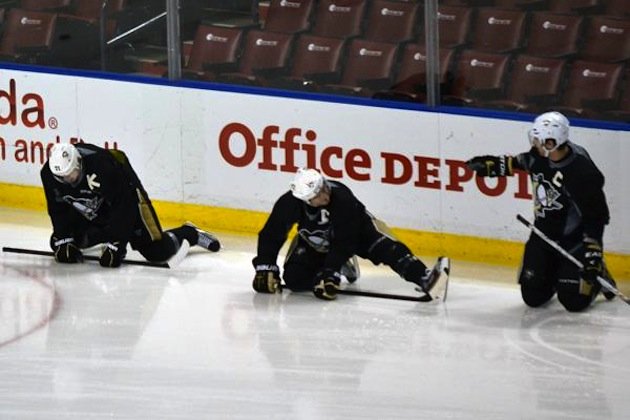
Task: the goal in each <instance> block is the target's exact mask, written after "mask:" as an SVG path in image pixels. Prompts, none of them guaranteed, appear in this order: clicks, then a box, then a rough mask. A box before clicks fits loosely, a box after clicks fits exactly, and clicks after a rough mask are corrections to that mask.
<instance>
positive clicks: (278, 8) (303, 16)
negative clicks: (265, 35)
mask: <svg viewBox="0 0 630 420" xmlns="http://www.w3.org/2000/svg"><path fill="white" fill-rule="evenodd" d="M314 4H315V0H271V2H270V3H269V10H268V11H267V17H266V19H265V23H264V29H265V30H266V31H273V32H287V33H297V32H304V31H307V30H309V29H310V27H311V14H312V12H313V9H314Z"/></svg>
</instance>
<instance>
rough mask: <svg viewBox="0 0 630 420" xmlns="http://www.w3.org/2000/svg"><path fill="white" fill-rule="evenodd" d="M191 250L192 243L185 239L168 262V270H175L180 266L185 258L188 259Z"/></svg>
mask: <svg viewBox="0 0 630 420" xmlns="http://www.w3.org/2000/svg"><path fill="white" fill-rule="evenodd" d="M189 250H190V243H189V242H188V241H187V240H186V239H184V240H183V241H182V244H181V246H180V247H179V249H178V250H177V252H176V253H175V254H174V255H173V256H172V257H171V258H170V259H169V260H168V261H167V262H166V263H167V264H168V268H175V267H177V266H178V265H180V264H181V263H182V261H183V260H184V258H186V255H188V251H189Z"/></svg>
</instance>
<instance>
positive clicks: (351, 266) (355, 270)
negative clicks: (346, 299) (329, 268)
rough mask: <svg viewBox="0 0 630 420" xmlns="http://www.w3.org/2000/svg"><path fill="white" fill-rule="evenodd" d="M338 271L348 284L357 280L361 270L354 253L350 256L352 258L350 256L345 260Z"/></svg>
mask: <svg viewBox="0 0 630 420" xmlns="http://www.w3.org/2000/svg"><path fill="white" fill-rule="evenodd" d="M340 273H341V275H342V276H344V277H345V278H346V281H347V282H348V283H350V284H352V283H354V282H355V281H357V279H358V278H359V276H360V275H361V271H360V270H359V261H358V260H357V257H356V255H354V256H352V258H350V259H349V260H348V261H346V262H345V264H344V265H342V266H341V270H340Z"/></svg>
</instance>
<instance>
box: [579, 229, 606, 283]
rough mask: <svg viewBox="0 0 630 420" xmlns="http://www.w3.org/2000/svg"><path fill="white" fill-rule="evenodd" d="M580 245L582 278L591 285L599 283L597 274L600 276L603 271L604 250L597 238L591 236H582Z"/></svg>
mask: <svg viewBox="0 0 630 420" xmlns="http://www.w3.org/2000/svg"><path fill="white" fill-rule="evenodd" d="M582 245H583V247H584V255H583V257H582V264H584V267H583V269H582V278H583V279H584V280H586V281H587V282H589V283H590V284H591V285H596V284H598V283H599V282H598V281H597V276H601V275H602V274H603V273H604V264H603V256H604V252H603V250H602V246H601V245H600V244H599V242H597V240H595V239H592V238H584V241H583V243H582Z"/></svg>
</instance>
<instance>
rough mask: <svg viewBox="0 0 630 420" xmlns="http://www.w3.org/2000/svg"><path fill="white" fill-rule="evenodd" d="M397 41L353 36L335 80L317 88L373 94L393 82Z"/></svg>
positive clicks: (348, 93)
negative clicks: (337, 81)
mask: <svg viewBox="0 0 630 420" xmlns="http://www.w3.org/2000/svg"><path fill="white" fill-rule="evenodd" d="M397 53H398V44H392V43H389V42H377V41H369V40H366V39H357V38H355V39H353V40H351V41H350V44H349V46H348V48H347V51H346V54H345V57H344V65H343V68H342V71H341V79H340V81H339V83H338V84H328V85H323V86H322V87H320V89H319V90H320V91H322V92H328V93H334V94H343V95H355V96H372V95H373V94H374V92H376V91H379V90H385V89H388V88H389V87H390V86H391V85H392V78H393V68H394V64H395V62H396V58H397Z"/></svg>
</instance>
